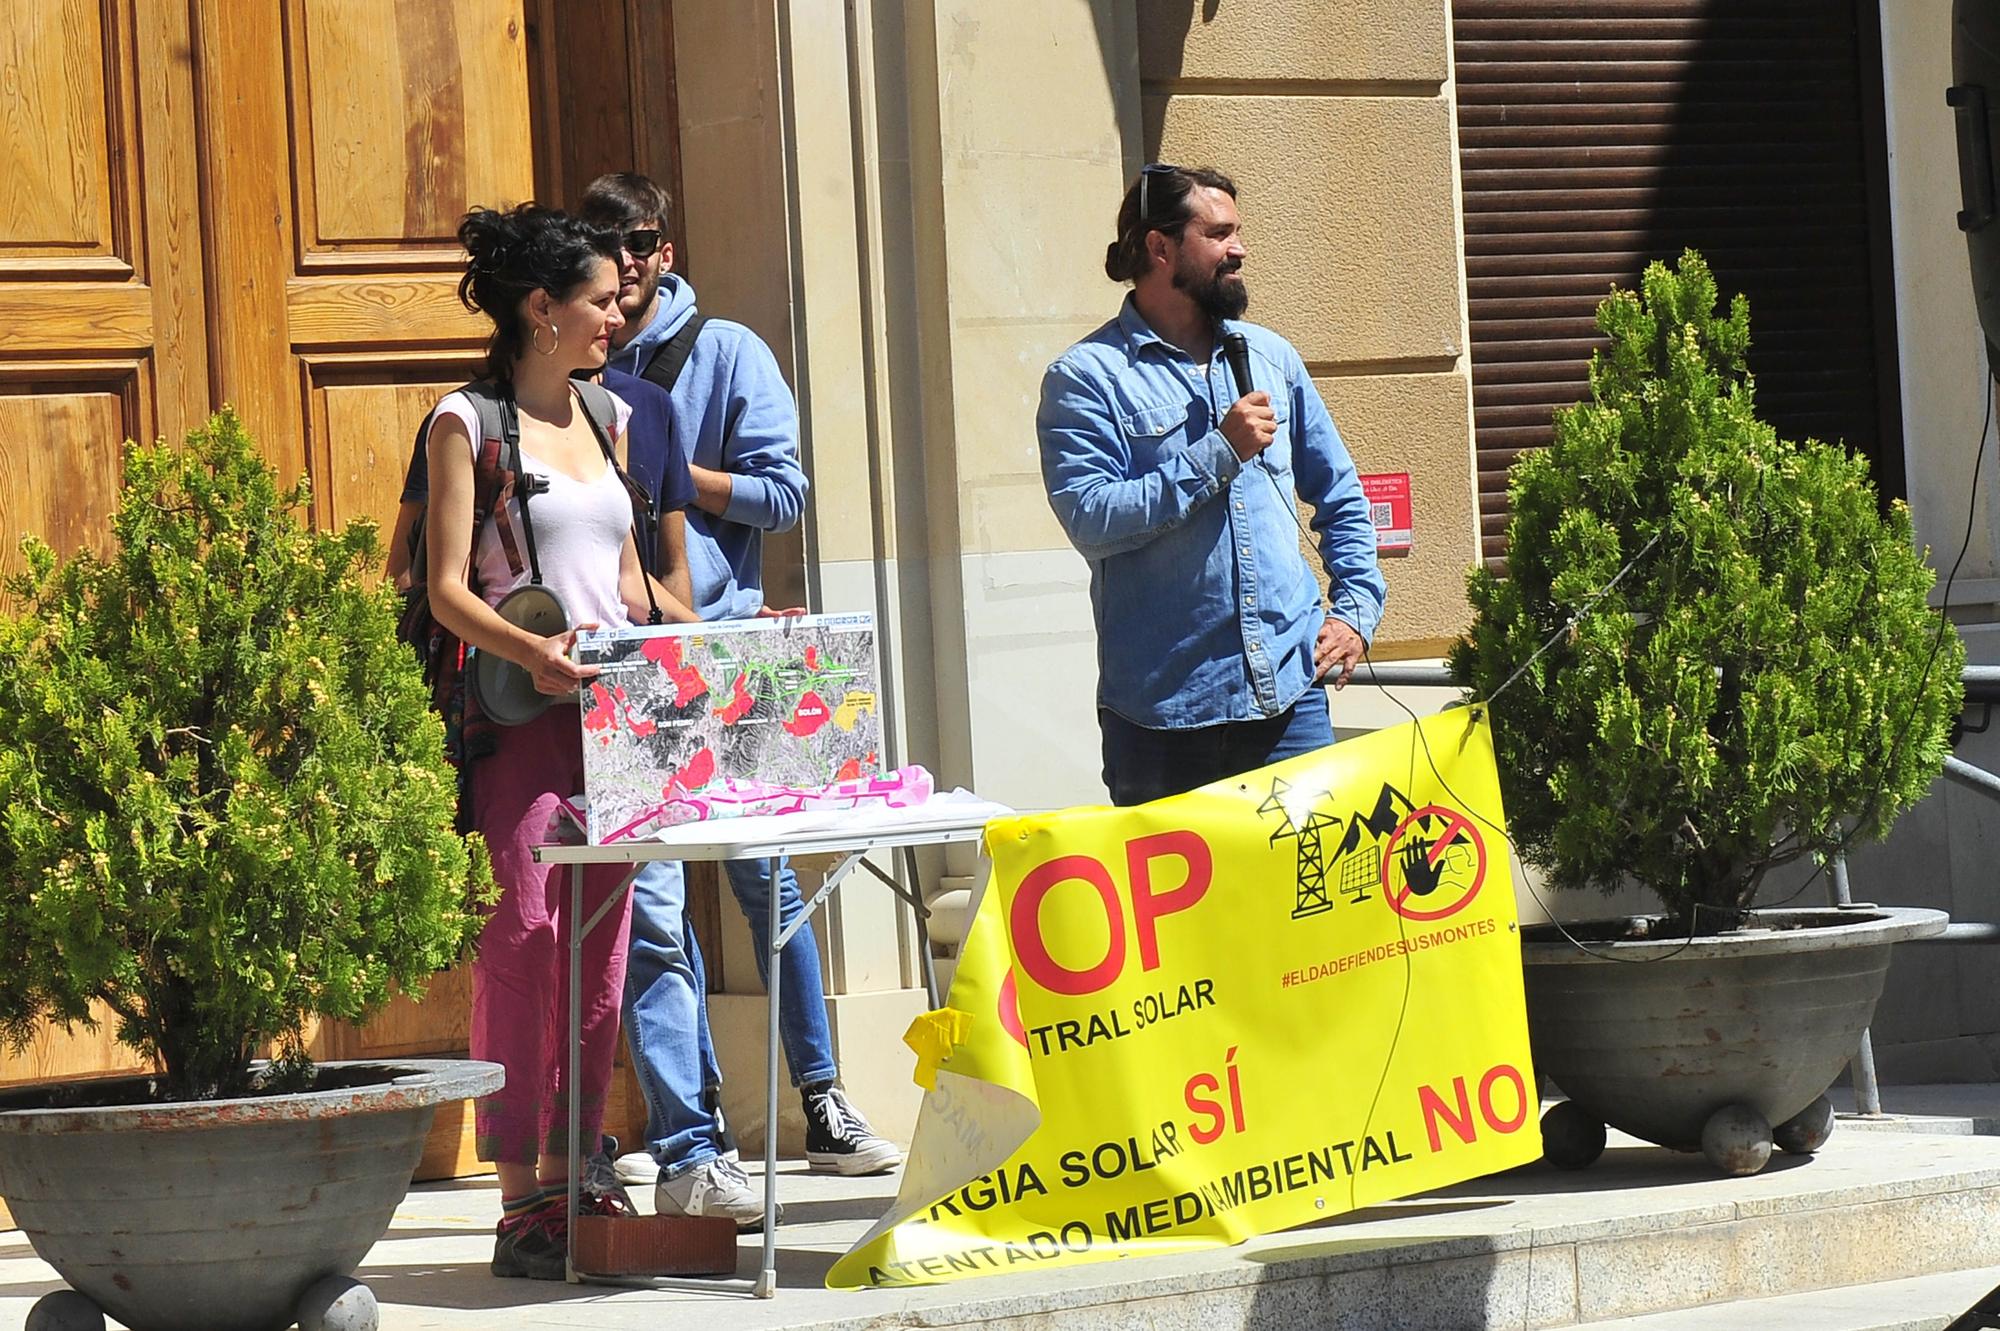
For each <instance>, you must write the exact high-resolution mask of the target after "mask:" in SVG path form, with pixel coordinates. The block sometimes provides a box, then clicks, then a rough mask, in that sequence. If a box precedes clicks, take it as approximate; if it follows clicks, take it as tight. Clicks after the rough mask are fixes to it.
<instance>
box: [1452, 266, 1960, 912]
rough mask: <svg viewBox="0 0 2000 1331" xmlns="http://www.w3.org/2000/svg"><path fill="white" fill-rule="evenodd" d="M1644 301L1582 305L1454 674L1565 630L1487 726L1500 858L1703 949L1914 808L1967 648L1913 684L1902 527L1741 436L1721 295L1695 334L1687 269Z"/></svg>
mask: <svg viewBox="0 0 2000 1331" xmlns="http://www.w3.org/2000/svg"><path fill="white" fill-rule="evenodd" d="M1641 287H1642V294H1641V295H1638V296H1635V295H1634V294H1632V293H1630V292H1625V291H1618V290H1615V289H1614V290H1613V291H1612V293H1611V296H1610V298H1609V299H1607V300H1606V301H1605V302H1604V303H1603V304H1602V305H1600V306H1599V307H1598V311H1597V325H1598V327H1599V329H1601V330H1602V331H1603V332H1604V334H1605V335H1606V336H1607V337H1608V338H1609V339H1610V343H1611V344H1610V346H1609V347H1608V348H1607V349H1605V350H1602V351H1600V352H1598V353H1597V354H1596V356H1595V357H1593V359H1592V363H1591V370H1590V388H1591V396H1590V400H1589V401H1587V402H1584V403H1581V404H1579V405H1578V406H1576V407H1573V408H1569V409H1566V410H1564V411H1561V412H1559V413H1557V416H1556V422H1555V442H1554V444H1553V445H1552V446H1551V447H1550V448H1548V449H1546V450H1543V451H1540V452H1537V453H1533V454H1530V455H1528V456H1526V457H1524V458H1522V459H1521V460H1520V461H1519V462H1518V463H1516V464H1515V467H1514V470H1513V473H1512V475H1511V477H1510V478H1509V484H1508V494H1509V498H1510V500H1511V503H1512V508H1513V517H1512V520H1511V521H1510V523H1509V525H1508V566H1509V567H1508V575H1507V576H1506V577H1504V578H1500V577H1494V576H1493V575H1491V574H1489V573H1488V572H1486V571H1485V570H1483V569H1480V570H1475V571H1474V572H1473V573H1472V575H1471V577H1470V578H1469V580H1468V581H1469V587H1468V590H1469V595H1470V599H1471V602H1472V606H1473V610H1474V622H1473V626H1472V629H1471V631H1470V633H1469V634H1468V635H1467V637H1466V639H1465V641H1463V642H1461V643H1460V644H1459V645H1458V647H1457V648H1456V649H1455V650H1454V652H1453V654H1452V658H1451V666H1452V671H1453V674H1454V676H1455V677H1456V679H1457V680H1458V681H1459V682H1460V683H1461V684H1463V685H1465V686H1466V687H1467V688H1468V690H1469V691H1470V692H1471V693H1472V694H1473V695H1475V696H1478V697H1486V696H1489V695H1491V694H1492V692H1493V691H1494V690H1495V689H1497V688H1498V687H1499V686H1500V685H1501V683H1502V681H1504V680H1505V679H1506V678H1507V677H1508V676H1509V675H1511V674H1512V673H1513V672H1514V671H1515V669H1516V668H1517V667H1518V666H1520V665H1521V663H1523V662H1525V661H1527V660H1528V659H1529V658H1530V657H1531V656H1533V654H1534V652H1535V651H1536V649H1537V648H1538V647H1540V646H1541V645H1542V643H1543V642H1544V641H1545V640H1547V639H1548V638H1549V637H1550V636H1551V635H1554V634H1556V633H1557V631H1558V630H1564V631H1563V632H1562V634H1561V636H1560V637H1559V638H1558V640H1557V641H1556V643H1555V645H1554V646H1553V647H1552V648H1551V649H1550V650H1549V651H1548V652H1547V653H1546V654H1544V655H1543V656H1542V657H1541V658H1540V659H1539V660H1537V661H1536V662H1535V663H1534V665H1533V666H1532V667H1530V668H1529V669H1528V671H1527V672H1526V674H1525V675H1523V676H1522V678H1521V679H1520V680H1519V681H1518V682H1517V683H1515V684H1514V686H1513V687H1512V688H1511V689H1509V690H1508V691H1507V692H1506V693H1504V694H1502V695H1501V696H1500V698H1499V699H1498V700H1497V701H1496V702H1495V703H1494V706H1493V724H1494V734H1495V742H1496V744H1497V746H1498V751H1499V760H1500V777H1501V782H1502V787H1503V791H1504V794H1505V796H1506V801H1507V813H1508V817H1509V820H1510V823H1511V825H1512V830H1513V834H1514V837H1515V839H1516V841H1517V842H1518V844H1519V846H1520V848H1521V852H1522V855H1523V856H1524V857H1525V858H1526V859H1527V860H1528V861H1529V862H1530V863H1532V864H1535V865H1537V866H1539V867H1540V868H1542V869H1544V870H1545V871H1547V872H1548V874H1549V875H1550V878H1551V881H1552V882H1554V884H1555V885H1556V886H1558V887H1564V888H1581V887H1585V886H1594V887H1599V888H1602V889H1604V890H1606V891H1609V890H1611V889H1612V888H1613V887H1615V886H1617V884H1618V883H1619V881H1620V880H1621V878H1623V877H1624V876H1626V875H1629V876H1630V877H1631V878H1633V879H1635V880H1637V881H1638V882H1640V883H1642V884H1644V885H1645V886H1646V887H1648V888H1650V889H1651V890H1652V891H1653V892H1654V893H1656V894H1657V895H1658V896H1659V897H1660V899H1661V901H1662V902H1663V903H1664V904H1665V905H1666V906H1667V907H1668V908H1669V909H1670V910H1672V911H1674V912H1676V913H1677V914H1678V915H1679V916H1680V917H1681V918H1682V919H1683V920H1687V921H1689V922H1690V925H1691V927H1698V928H1700V929H1702V930H1703V931H1704V932H1710V931H1714V930H1716V929H1718V928H1727V927H1732V926H1733V924H1734V923H1735V921H1736V919H1737V918H1739V912H1740V911H1741V910H1742V909H1744V908H1746V907H1747V906H1749V904H1750V903H1751V901H1752V899H1753V898H1754V896H1755V894H1756V891H1757V887H1758V885H1759V883H1760V882H1761V881H1762V879H1763V877H1764V875H1765V873H1766V872H1767V871H1769V870H1770V869H1771V868H1773V867H1774V866H1777V865H1779V864H1783V863H1785V862H1787V861H1790V860H1794V859H1797V858H1798V857H1800V856H1802V855H1808V854H1813V855H1821V856H1824V855H1827V854H1829V853H1831V851H1832V850H1833V849H1834V848H1835V846H1836V845H1838V844H1839V843H1840V840H1841V838H1842V836H1843V833H1844V831H1845V829H1846V828H1847V827H1856V826H1858V831H1857V832H1856V834H1855V835H1856V837H1857V838H1859V837H1880V836H1882V835H1884V834H1885V833H1886V832H1887V831H1888V828H1889V825H1890V823H1891V822H1892V821H1893V820H1894V818H1895V817H1896V815H1897V814H1899V813H1900V812H1901V811H1902V810H1904V809H1906V808H1908V807H1909V806H1910V805H1911V804H1912V803H1914V802H1915V801H1916V800H1917V799H1919V798H1921V797H1922V795H1923V794H1924V792H1925V791H1926V790H1927V789H1928V787H1929V786H1930V783H1931V782H1932V781H1933V780H1934V779H1935V778H1936V776H1937V774H1938V772H1939V770H1940V768H1941V766H1942V764H1943V761H1944V756H1945V752H1946V747H1947V744H1948V734H1949V727H1950V725H1951V722H1952V719H1953V717H1954V716H1955V715H1956V714H1957V712H1958V709H1959V706H1960V702H1961V692H1962V691H1961V688H1960V685H1959V681H1958V677H1959V671H1960V668H1961V667H1962V665H1963V664H1964V660H1965V649H1964V646H1963V645H1962V643H1961V642H1960V641H1959V638H1958V635H1957V634H1956V633H1953V632H1950V631H1946V632H1945V633H1944V636H1943V645H1942V647H1941V648H1940V649H1939V650H1938V651H1937V657H1936V660H1935V661H1934V662H1932V664H1931V667H1930V674H1929V680H1928V682H1927V683H1924V682H1922V681H1923V675H1924V665H1925V661H1926V659H1927V658H1929V656H1930V654H1931V651H1932V644H1933V642H1934V641H1936V638H1937V633H1938V627H1939V622H1938V617H1937V615H1936V614H1935V613H1933V612H1932V611H1931V610H1930V609H1929V608H1928V605H1927V602H1926V595H1927V593H1928V591H1929V589H1930V587H1931V584H1932V582H1933V580H1934V575H1933V574H1932V572H1931V571H1930V569H1928V568H1927V567H1926V566H1925V565H1924V563H1923V561H1922V559H1921V558H1920V557H1919V556H1918V554H1917V552H1916V550H1915V549H1914V547H1913V544H1912V538H1911V529H1910V516H1909V511H1908V510H1907V509H1906V508H1905V507H1904V506H1903V505H1902V504H1901V503H1897V504H1896V505H1895V506H1894V507H1893V508H1892V510H1891V511H1890V513H1889V516H1888V517H1887V518H1884V517H1882V516H1881V510H1880V508H1879V506H1878V503H1877V500H1876V494H1875V489H1874V486H1873V485H1872V484H1871V483H1870V481H1869V479H1868V475H1867V467H1866V464H1865V463H1864V462H1863V461H1862V460H1861V459H1859V458H1854V457H1849V456H1848V455H1847V454H1846V453H1845V452H1844V451H1843V450H1842V449H1840V448H1839V447H1837V446H1833V445H1827V444H1821V443H1817V442H1807V443H1803V444H1794V443H1789V442H1787V441H1784V440H1781V439H1779V438H1778V437H1777V435H1776V433H1775V432H1774V431H1773V430H1772V429H1771V428H1770V427H1769V426H1767V425H1765V424H1763V423H1762V422H1760V421H1759V420H1758V419H1757V417H1756V414H1755V410H1754V402H1753V385H1752V383H1751V379H1750V376H1749V374H1748V373H1747V372H1746V371H1745V369H1744V355H1745V352H1746V351H1747V350H1748V348H1749V345H1750V325H1749V318H1750V316H1749V305H1748V303H1747V302H1746V301H1745V300H1744V298H1743V297H1742V296H1740V295H1739V296H1737V297H1736V299H1735V301H1734V302H1733V303H1732V304H1731V306H1730V309H1729V312H1728V314H1727V316H1726V317H1725V316H1721V315H1719V314H1718V312H1717V308H1716V307H1717V297H1716V286H1715V280H1714V278H1713V277H1712V276H1711V275H1710V273H1709V270H1708V267H1707V265H1706V264H1704V263H1703V262H1702V260H1701V258H1700V256H1699V255H1696V254H1694V253H1693V252H1692V251H1690V252H1689V253H1687V254H1685V255H1683V256H1682V258H1681V261H1680V265H1679V268H1678V271H1672V270H1669V269H1668V268H1667V266H1666V265H1665V264H1662V263H1655V264H1653V265H1651V266H1650V267H1649V268H1647V270H1646V274H1645V278H1644V280H1643V281H1642V283H1641ZM1656 536H1657V537H1658V544H1657V545H1655V546H1653V548H1652V549H1651V551H1650V552H1646V553H1643V554H1642V553H1641V552H1642V551H1645V548H1646V546H1647V543H1648V542H1649V541H1652V540H1653V539H1654V538H1655V537H1656ZM1635 556H1636V557H1637V558H1636V562H1634V563H1633V567H1632V568H1631V569H1630V570H1629V571H1628V572H1627V573H1626V574H1625V576H1624V578H1623V579H1622V580H1621V581H1620V582H1619V583H1618V585H1617V587H1616V588H1615V589H1614V590H1613V591H1611V592H1610V593H1609V594H1608V595H1606V596H1604V597H1603V599H1602V600H1599V601H1597V602H1596V604H1595V607H1594V608H1592V609H1590V610H1588V612H1587V613H1586V612H1585V607H1586V606H1587V605H1588V604H1589V603H1590V602H1591V600H1592V598H1593V597H1594V596H1595V595H1596V594H1597V592H1598V590H1599V589H1600V588H1602V587H1604V586H1605V585H1606V584H1607V583H1610V582H1611V581H1612V579H1613V578H1614V576H1616V575H1617V574H1618V572H1619V570H1620V569H1621V568H1623V567H1624V566H1625V565H1626V564H1627V562H1628V561H1634V560H1635ZM1565 626H1567V627H1565ZM1905 727H1907V733H1905V734H1903V738H1902V742H1901V744H1900V746H1897V745H1896V744H1895V739H1896V736H1897V734H1898V732H1899V731H1903V730H1904V729H1905ZM1892 750H1893V751H1892ZM1697 906H1699V907H1701V908H1702V909H1701V910H1700V911H1698V912H1697V911H1696V909H1695V908H1696V907H1697Z"/></svg>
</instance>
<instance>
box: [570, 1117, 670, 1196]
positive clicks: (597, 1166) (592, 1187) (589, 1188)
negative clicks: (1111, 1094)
mask: <svg viewBox="0 0 2000 1331" xmlns="http://www.w3.org/2000/svg"><path fill="white" fill-rule="evenodd" d="M614 1158H616V1159H618V1160H620V1161H622V1160H623V1159H624V1157H623V1156H620V1155H619V1154H618V1139H617V1138H616V1137H614V1136H612V1135H611V1134H610V1133H608V1132H607V1133H605V1134H604V1136H603V1137H602V1138H601V1139H600V1140H599V1142H598V1148H597V1154H595V1155H593V1156H591V1157H590V1159H588V1160H586V1161H584V1163H583V1178H582V1180H581V1183H582V1186H581V1187H579V1188H578V1189H577V1191H578V1192H580V1193H581V1194H582V1195H583V1197H584V1200H585V1202H586V1205H585V1206H584V1208H583V1209H584V1210H585V1212H586V1213H588V1214H612V1215H636V1214H638V1210H637V1208H636V1207H634V1206H633V1205H632V1195H631V1194H630V1193H628V1192H626V1191H625V1184H626V1183H627V1182H648V1183H650V1182H651V1181H652V1180H651V1179H645V1180H638V1179H633V1180H628V1179H626V1177H625V1175H624V1173H623V1172H622V1171H621V1170H619V1169H618V1168H617V1166H616V1165H615V1164H613V1159H614ZM653 1173H654V1174H655V1176H657V1175H658V1174H659V1170H658V1168H657V1167H656V1168H655V1169H654V1171H653ZM593 1197H595V1198H598V1199H600V1200H601V1201H603V1202H604V1203H605V1204H607V1205H608V1206H609V1207H610V1208H611V1209H610V1211H609V1212H606V1211H604V1210H603V1209H602V1208H601V1207H592V1206H590V1205H588V1202H589V1199H590V1198H593Z"/></svg>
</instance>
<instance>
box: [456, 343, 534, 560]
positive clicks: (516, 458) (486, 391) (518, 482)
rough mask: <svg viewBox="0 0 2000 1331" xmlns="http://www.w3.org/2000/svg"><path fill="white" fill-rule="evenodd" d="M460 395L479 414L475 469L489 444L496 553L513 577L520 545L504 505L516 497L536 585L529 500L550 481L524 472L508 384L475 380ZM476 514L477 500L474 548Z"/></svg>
mask: <svg viewBox="0 0 2000 1331" xmlns="http://www.w3.org/2000/svg"><path fill="white" fill-rule="evenodd" d="M458 391H459V392H461V393H463V394H465V396H466V398H467V400H468V401H470V402H471V403H472V406H473V409H474V410H475V411H477V412H478V413H479V437H480V451H479V453H478V454H477V462H476V463H475V470H477V469H478V468H479V467H480V466H481V465H484V464H486V463H487V462H488V461H489V454H488V451H487V445H488V444H491V445H493V449H492V452H491V455H490V460H491V466H492V470H491V472H490V473H489V474H490V475H491V477H492V478H493V482H492V483H493V487H494V488H493V502H492V506H491V508H490V509H489V510H488V512H489V513H490V514H491V516H492V518H493V533H494V535H495V536H497V537H499V538H500V549H501V551H502V552H503V553H505V555H506V556H507V567H508V569H509V570H510V571H511V572H513V573H514V574H515V575H516V576H518V575H519V574H520V573H521V571H522V568H523V564H522V561H521V549H520V544H518V543H517V542H516V541H515V539H514V523H513V520H512V519H511V518H509V517H508V515H507V501H508V500H509V499H517V500H518V501H519V503H520V508H521V535H522V540H523V541H524V542H525V543H526V545H527V550H528V559H527V563H526V565H525V567H526V569H527V571H528V577H529V579H530V580H531V581H533V582H537V583H539V582H540V581H541V580H542V565H541V559H540V557H539V555H538V553H537V552H536V549H535V520H534V518H533V516H532V515H531V514H530V512H529V508H528V501H529V500H530V499H531V498H533V497H534V496H535V495H538V494H540V493H541V492H542V491H544V490H546V489H547V488H548V479H547V478H546V477H543V476H535V475H532V474H530V473H527V472H525V471H523V470H522V467H521V415H520V411H519V409H518V408H517V407H516V406H515V404H514V394H513V392H512V391H511V390H510V389H509V388H508V387H507V386H506V385H504V384H496V383H494V382H493V381H491V380H487V379H479V380H475V381H473V382H472V383H469V384H466V385H465V386H463V387H462V388H460V389H459V390H458ZM476 490H477V482H476V481H475V491H476ZM478 515H479V505H478V503H477V501H476V500H475V503H474V508H473V516H474V518H475V522H474V525H473V529H472V530H473V540H474V543H475V544H477V541H478V535H479V530H480V525H481V524H480V523H479V522H478V521H476V519H477V518H478Z"/></svg>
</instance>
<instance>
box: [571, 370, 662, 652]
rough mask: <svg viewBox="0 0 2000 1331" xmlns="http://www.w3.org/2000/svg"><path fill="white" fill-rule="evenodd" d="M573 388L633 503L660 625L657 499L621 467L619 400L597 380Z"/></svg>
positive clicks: (636, 537)
mask: <svg viewBox="0 0 2000 1331" xmlns="http://www.w3.org/2000/svg"><path fill="white" fill-rule="evenodd" d="M570 386H571V387H573V388H574V389H576V395H577V397H578V398H579V399H581V400H582V402H583V414H584V417H585V418H586V419H588V420H589V421H590V429H591V433H593V434H595V435H596V436H597V446H598V447H599V448H601V449H603V450H604V465H605V466H607V467H609V468H611V472H612V474H613V475H615V476H616V477H617V478H618V483H619V484H620V485H622V486H624V487H625V493H626V496H627V497H628V498H629V499H630V500H631V501H632V543H633V546H634V548H635V549H636V550H637V552H638V555H639V568H640V571H641V572H642V573H645V574H646V575H647V576H646V579H645V582H646V604H647V606H648V607H649V608H650V609H651V611H652V617H651V618H650V619H649V620H648V621H647V622H648V623H651V624H658V623H659V622H660V621H661V620H662V619H664V618H665V616H664V615H662V614H661V613H660V602H659V598H657V597H656V596H654V595H653V579H652V577H651V572H652V567H653V560H652V559H650V558H648V557H647V552H646V540H647V538H648V537H649V536H653V538H654V539H657V536H655V535H654V534H655V533H656V532H657V531H658V528H657V526H656V525H655V524H656V522H657V518H656V516H655V514H654V513H653V497H652V496H651V495H649V494H647V493H646V492H645V490H643V489H641V488H640V486H639V485H638V483H637V482H635V481H634V480H633V479H632V478H631V477H630V476H628V475H627V474H626V472H625V469H624V468H623V467H621V466H619V465H618V447H617V445H616V444H615V443H613V442H612V439H613V435H614V434H615V433H616V430H617V423H618V402H617V399H615V398H614V397H612V395H611V390H610V389H608V388H606V387H605V386H604V385H603V384H600V383H598V382H597V381H596V380H595V379H572V380H570Z"/></svg>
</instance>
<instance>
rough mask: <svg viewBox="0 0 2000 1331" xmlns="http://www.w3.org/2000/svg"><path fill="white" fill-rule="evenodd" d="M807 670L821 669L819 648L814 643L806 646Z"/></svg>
mask: <svg viewBox="0 0 2000 1331" xmlns="http://www.w3.org/2000/svg"><path fill="white" fill-rule="evenodd" d="M806 669H808V670H817V669H819V648H818V647H816V646H814V645H813V644H812V643H807V644H806Z"/></svg>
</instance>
